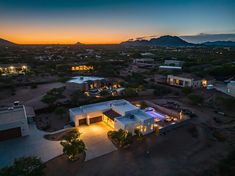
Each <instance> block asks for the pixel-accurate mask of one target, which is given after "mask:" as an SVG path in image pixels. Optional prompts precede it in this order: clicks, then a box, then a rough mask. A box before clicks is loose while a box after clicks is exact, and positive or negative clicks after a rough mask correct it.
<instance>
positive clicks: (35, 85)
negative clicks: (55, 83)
mask: <svg viewBox="0 0 235 176" xmlns="http://www.w3.org/2000/svg"><path fill="white" fill-rule="evenodd" d="M30 87H31V89H36V88H37V87H38V85H37V84H31V86H30Z"/></svg>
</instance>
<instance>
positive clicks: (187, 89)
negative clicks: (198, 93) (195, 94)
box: [182, 87, 192, 95]
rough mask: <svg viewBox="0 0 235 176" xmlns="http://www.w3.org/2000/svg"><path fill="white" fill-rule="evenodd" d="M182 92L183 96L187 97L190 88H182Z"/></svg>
mask: <svg viewBox="0 0 235 176" xmlns="http://www.w3.org/2000/svg"><path fill="white" fill-rule="evenodd" d="M182 92H183V93H184V94H185V95H188V94H190V93H192V88H190V87H183V88H182Z"/></svg>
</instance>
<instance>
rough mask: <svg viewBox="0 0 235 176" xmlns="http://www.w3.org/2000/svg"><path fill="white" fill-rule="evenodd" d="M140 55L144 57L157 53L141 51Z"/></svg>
mask: <svg viewBox="0 0 235 176" xmlns="http://www.w3.org/2000/svg"><path fill="white" fill-rule="evenodd" d="M140 55H141V56H144V57H154V56H155V54H153V53H150V52H145V53H140Z"/></svg>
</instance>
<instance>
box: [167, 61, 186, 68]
mask: <svg viewBox="0 0 235 176" xmlns="http://www.w3.org/2000/svg"><path fill="white" fill-rule="evenodd" d="M183 63H184V62H183V61H179V60H165V61H164V65H168V66H178V67H181V66H182V65H183Z"/></svg>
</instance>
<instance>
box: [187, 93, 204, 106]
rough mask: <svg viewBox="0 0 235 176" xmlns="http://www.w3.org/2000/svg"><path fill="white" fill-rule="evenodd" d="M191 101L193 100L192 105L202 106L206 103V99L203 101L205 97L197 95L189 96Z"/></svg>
mask: <svg viewBox="0 0 235 176" xmlns="http://www.w3.org/2000/svg"><path fill="white" fill-rule="evenodd" d="M189 99H190V100H191V102H192V104H195V105H196V104H201V103H203V101H204V99H203V97H202V96H200V95H195V94H193V95H190V96H189Z"/></svg>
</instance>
